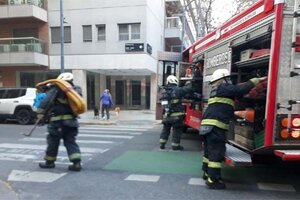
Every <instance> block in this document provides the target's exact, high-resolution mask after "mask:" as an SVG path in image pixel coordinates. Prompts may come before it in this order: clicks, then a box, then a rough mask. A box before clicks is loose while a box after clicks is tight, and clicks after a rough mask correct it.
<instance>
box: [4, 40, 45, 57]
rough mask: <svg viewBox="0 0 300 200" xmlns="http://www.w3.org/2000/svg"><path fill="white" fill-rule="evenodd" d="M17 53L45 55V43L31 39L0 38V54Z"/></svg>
mask: <svg viewBox="0 0 300 200" xmlns="http://www.w3.org/2000/svg"><path fill="white" fill-rule="evenodd" d="M17 52H36V53H42V54H45V53H46V43H45V42H43V41H41V40H39V39H36V38H33V37H20V38H0V54H1V53H17Z"/></svg>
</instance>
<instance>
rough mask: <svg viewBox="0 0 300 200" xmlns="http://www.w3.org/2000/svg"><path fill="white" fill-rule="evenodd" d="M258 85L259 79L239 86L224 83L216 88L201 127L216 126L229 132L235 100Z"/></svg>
mask: <svg viewBox="0 0 300 200" xmlns="http://www.w3.org/2000/svg"><path fill="white" fill-rule="evenodd" d="M257 83H258V79H257V78H253V79H251V80H249V81H247V82H245V83H241V84H238V85H233V84H231V83H227V82H223V83H220V84H219V85H216V86H214V87H213V88H212V90H211V93H210V98H209V99H208V107H207V109H206V110H205V112H204V115H203V117H202V122H201V125H210V126H216V127H219V128H221V129H225V130H228V129H229V121H230V119H231V118H232V117H233V112H234V99H235V98H236V97H242V96H243V95H244V94H247V93H248V92H249V91H250V90H251V89H252V88H253V87H254V86H255V85H256V84H257Z"/></svg>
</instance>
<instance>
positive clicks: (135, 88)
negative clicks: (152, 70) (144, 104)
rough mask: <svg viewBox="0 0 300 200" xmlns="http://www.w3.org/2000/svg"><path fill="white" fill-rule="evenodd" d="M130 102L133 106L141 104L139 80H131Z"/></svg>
mask: <svg viewBox="0 0 300 200" xmlns="http://www.w3.org/2000/svg"><path fill="white" fill-rule="evenodd" d="M131 91H132V95H131V102H132V105H133V106H140V105H141V81H131Z"/></svg>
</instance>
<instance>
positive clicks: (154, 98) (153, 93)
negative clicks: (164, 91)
mask: <svg viewBox="0 0 300 200" xmlns="http://www.w3.org/2000/svg"><path fill="white" fill-rule="evenodd" d="M150 81H151V82H150V110H156V102H157V75H156V74H151V80H150Z"/></svg>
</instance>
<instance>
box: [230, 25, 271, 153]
mask: <svg viewBox="0 0 300 200" xmlns="http://www.w3.org/2000/svg"><path fill="white" fill-rule="evenodd" d="M271 30H272V28H271V25H267V26H265V27H263V28H260V29H259V30H256V32H255V34H256V35H255V36H254V34H252V35H251V33H247V34H245V35H244V36H241V38H244V41H242V40H241V39H239V38H238V39H236V40H240V41H239V42H236V41H233V42H232V43H233V44H234V45H233V46H232V47H231V48H232V69H231V71H232V74H236V76H233V82H234V83H237V84H239V83H242V82H245V81H248V80H249V79H251V78H254V77H264V76H267V75H268V70H269V61H270V48H271V36H272V34H271V33H272V32H271ZM253 32H254V31H253ZM251 36H252V37H251ZM260 92H261V93H260V94H256V96H255V97H253V96H252V97H251V96H249V95H245V96H244V97H241V98H239V99H238V100H237V101H236V103H235V117H234V119H233V120H232V122H231V128H230V131H229V134H228V140H229V141H230V143H231V144H233V145H234V146H238V148H240V149H244V150H245V151H248V152H249V151H252V150H255V149H256V148H259V147H261V146H263V144H264V128H265V127H264V121H265V119H264V118H265V111H266V109H265V107H266V90H265V91H264V90H261V91H260ZM244 156H245V155H244Z"/></svg>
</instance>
